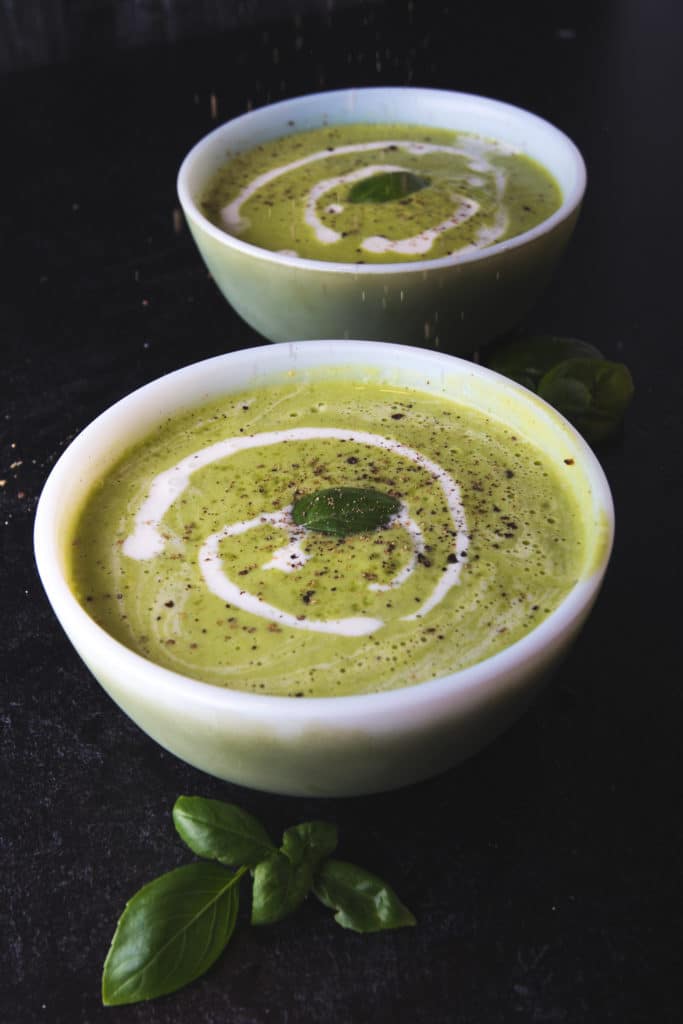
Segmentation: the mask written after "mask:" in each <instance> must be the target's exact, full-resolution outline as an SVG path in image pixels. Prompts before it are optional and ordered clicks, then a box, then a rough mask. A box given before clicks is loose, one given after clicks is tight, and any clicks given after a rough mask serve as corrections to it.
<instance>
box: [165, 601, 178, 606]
mask: <svg viewBox="0 0 683 1024" xmlns="http://www.w3.org/2000/svg"><path fill="white" fill-rule="evenodd" d="M174 605H175V601H164V608H173V606H174Z"/></svg>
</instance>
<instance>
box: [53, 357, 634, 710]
mask: <svg viewBox="0 0 683 1024" xmlns="http://www.w3.org/2000/svg"><path fill="white" fill-rule="evenodd" d="M330 346H335V347H336V346H338V358H337V359H336V360H335V361H332V360H330V359H328V360H327V361H325V360H324V359H323V358H322V354H323V351H326V352H329V351H330ZM284 350H287V352H286V353H285V352H284ZM278 351H279V352H281V353H282V357H283V358H287V359H289V358H291V359H292V361H293V364H292V365H296V366H297V367H301V368H305V369H310V368H312V367H316V366H325V365H327V366H337V367H339V366H346V367H349V366H351V365H354V364H355V365H359V364H360V363H362V364H363V365H364V366H367V367H375V366H381V367H383V368H384V369H389V368H390V367H391V365H392V360H399V359H402V360H405V358H406V355H408V356H411V355H412V357H413V358H416V359H420V360H424V361H425V362H426V363H427V364H431V365H432V366H433V367H434V369H435V370H436V369H437V368H438V367H439V366H441V367H443V366H447V368H448V369H449V370H450V371H451V372H456V373H457V374H463V373H470V374H473V375H474V376H476V377H478V378H480V379H481V378H485V379H490V381H491V384H492V386H494V387H495V386H496V385H497V386H501V385H504V386H505V388H506V389H508V390H510V389H511V390H512V391H514V392H517V394H518V395H520V396H522V398H524V396H528V397H530V398H533V400H534V404H535V405H536V407H537V408H538V409H539V410H540V412H541V413H543V414H544V415H546V416H550V417H551V418H552V419H553V420H555V421H556V423H557V424H558V425H560V426H561V427H562V428H563V429H564V430H565V431H566V432H567V434H568V439H569V441H570V442H571V443H573V445H574V446H575V448H576V449H577V450H578V452H579V453H580V456H581V459H582V465H583V466H584V477H585V479H587V480H589V481H590V484H591V488H592V491H593V494H594V506H595V507H596V508H597V509H599V510H600V511H601V513H602V514H603V519H604V525H605V528H606V530H607V534H606V539H605V541H604V543H603V544H602V547H601V549H600V550H601V556H600V558H599V559H598V560H597V561H596V560H594V561H593V562H592V564H591V571H590V572H589V573H586V574H585V575H584V576H582V577H581V578H580V579H579V580H578V582H577V583H576V584H575V585H574V586H573V587H572V589H571V590H570V591H569V593H568V594H567V595H566V596H565V597H564V598H563V600H562V601H561V602H560V604H559V605H558V606H557V607H556V608H555V609H554V610H553V611H552V612H551V613H550V614H549V615H548V616H546V618H545V619H543V621H542V622H540V623H539V624H538V625H537V626H535V627H534V628H533V629H532V630H531V631H530V632H529V633H527V634H526V635H525V636H523V637H521V638H520V639H519V640H517V641H516V642H515V643H513V644H511V645H510V646H508V647H505V648H504V649H503V650H501V651H499V652H498V653H496V654H494V655H491V656H489V657H488V658H485V659H484V660H483V661H480V662H477V663H476V664H474V665H470V666H468V667H466V668H463V669H460V670H459V671H456V672H452V673H449V674H447V675H445V676H439V677H437V678H435V679H429V680H425V681H424V682H421V683H414V684H409V685H407V686H403V687H398V688H395V689H390V690H384V691H380V692H376V693H363V694H347V695H339V696H327V697H304V698H303V699H300V700H296V699H293V698H292V697H290V696H279V695H273V694H257V693H253V692H247V691H240V690H233V689H229V688H227V687H221V686H219V685H216V684H213V683H208V682H202V681H200V680H197V679H193V678H191V677H189V676H184V675H183V674H182V673H179V672H175V671H173V670H171V669H168V668H165V667H163V666H161V665H157V664H155V663H154V662H152V661H150V660H148V659H147V658H145V657H143V656H142V655H140V654H137V653H136V652H135V651H133V650H131V649H130V648H128V647H126V646H125V645H124V644H122V643H120V642H119V641H118V640H116V639H114V637H112V636H111V635H110V634H109V633H107V632H106V631H105V630H104V629H103V628H102V627H100V626H99V625H98V624H97V623H96V622H95V621H94V620H93V619H92V618H91V617H90V616H89V615H88V613H87V612H86V610H85V609H84V608H83V606H82V605H81V604H80V603H79V602H78V600H77V598H76V596H75V595H74V594H73V592H72V590H71V588H70V587H69V584H68V580H67V578H66V574H65V572H63V571H62V568H61V563H62V561H64V558H63V556H62V555H60V546H61V549H62V550H63V546H64V542H63V539H62V538H61V535H60V532H59V530H58V529H57V526H56V521H55V515H56V512H57V510H58V509H59V508H61V507H62V505H63V502H64V498H63V494H64V492H65V489H66V490H67V493H68V489H69V488H72V487H73V480H74V474H75V473H76V475H77V473H78V467H79V465H80V464H81V462H80V460H81V458H82V452H83V450H84V449H86V447H87V445H88V444H90V443H91V442H92V439H93V438H96V437H97V436H98V435H102V434H103V435H104V436H105V437H106V436H108V431H109V429H110V425H111V422H112V420H114V419H115V418H117V417H118V416H120V415H121V412H122V411H126V410H128V407H129V406H130V407H132V408H133V409H135V408H136V407H142V406H143V405H144V404H145V403H146V402H148V401H149V400H157V401H158V398H159V393H162V395H163V392H164V391H165V392H167V394H168V393H169V392H170V389H171V388H172V387H173V385H174V384H176V383H177V382H178V381H182V379H183V376H184V375H185V376H187V377H188V378H190V379H192V378H194V377H197V378H199V379H200V380H201V379H205V380H206V379H209V378H211V377H213V375H214V374H215V373H216V372H217V371H218V370H219V369H223V368H224V367H225V366H226V365H227V366H229V365H230V364H231V363H238V362H239V361H240V360H247V361H253V360H254V359H259V360H261V361H262V362H263V363H264V364H265V365H272V364H273V360H274V357H276V356H277V354H278ZM335 351H336V348H335ZM373 351H374V352H376V353H377V356H376V357H375V360H374V362H373V359H372V354H371V353H372V352H373ZM345 353H350V354H348V355H345ZM302 359H304V360H308V361H305V362H301V360H302ZM427 368H429V367H427ZM267 379H268V378H266V380H267ZM239 386H240V387H242V386H243V385H242V384H240V385H239ZM192 387H193V388H194V392H193V397H192V400H191V401H189V402H186V403H185V405H184V406H183V405H181V403H180V402H179V401H178V400H175V402H174V403H171V402H170V401H169V399H168V398H167V399H166V402H165V404H164V401H163V398H162V401H161V402H158V404H157V406H156V412H155V417H156V418H155V422H159V421H160V420H161V419H162V418H163V417H164V415H165V414H166V415H168V414H171V413H172V412H174V411H177V410H179V409H180V408H188V407H191V405H192V404H197V402H198V401H199V399H198V398H197V387H196V384H193V385H192ZM225 393H226V394H229V393H230V385H229V382H228V381H227V380H226V390H225ZM150 429H151V428H149V427H148V428H147V429H146V430H144V431H141V432H140V433H139V435H138V437H140V438H141V437H142V436H144V434H145V433H148V432H149V430H150ZM122 450H123V449H122V448H120V449H118V450H117V452H116V454H120V453H121V451H122ZM86 475H87V485H88V486H89V485H92V483H93V481H94V480H95V479H96V476H97V474H96V472H94V471H90V472H89V473H88V474H86ZM83 486H84V485H81V492H80V493H81V495H82V493H83ZM613 539H614V506H613V500H612V494H611V491H610V487H609V483H608V481H607V478H606V476H605V473H604V471H603V469H602V466H601V465H600V463H599V461H598V459H597V457H596V456H595V454H594V453H593V451H592V449H591V448H590V447H589V446H588V444H587V443H586V442H585V441H584V439H583V438H582V437H581V436H580V434H578V432H577V431H576V430H575V429H574V427H572V426H571V424H569V423H568V421H566V420H565V419H564V417H563V416H561V414H560V413H558V412H557V411H556V410H555V409H553V408H552V407H551V406H549V405H548V404H547V403H546V402H543V401H542V400H541V399H539V398H538V397H537V396H536V395H533V393H532V392H530V391H528V390H527V389H526V388H524V387H522V386H521V385H519V384H517V383H516V382H514V381H511V380H510V379H508V378H506V377H502V376H501V375H500V374H498V373H496V372H494V371H493V370H490V369H488V368H486V367H483V366H480V365H479V364H476V363H472V362H470V361H468V360H465V359H462V358H459V357H457V356H452V355H447V354H444V353H436V352H432V351H429V350H425V349H420V348H416V347H411V346H406V345H400V344H393V343H387V342H378V341H347V340H344V339H338V340H315V341H301V342H280V343H276V344H273V343H268V344H267V345H260V346H256V347H254V348H247V349H238V350H236V351H234V352H228V353H224V354H222V355H219V356H214V357H212V358H209V359H204V360H201V361H200V362H197V363H191V364H188V365H186V366H184V367H181V368H180V369H178V370H175V371H172V372H171V373H167V374H164V375H163V376H161V377H157V378H156V379H154V380H152V381H151V382H149V383H148V384H145V385H143V386H142V387H140V388H137V389H135V390H134V391H132V392H130V393H129V394H127V395H126V396H125V397H124V398H122V399H120V400H119V401H117V402H115V403H114V404H113V405H111V406H109V407H108V408H107V409H105V410H104V412H102V413H100V414H99V415H98V416H97V417H96V418H95V419H94V420H92V421H91V422H90V423H89V424H88V425H87V426H86V427H85V428H84V429H83V430H82V431H81V432H80V433H79V434H78V435H77V436H76V437H75V438H74V439H73V440H72V441H71V442H70V444H69V445H68V446H67V448H66V449H65V450H64V452H63V453H62V454H61V456H60V457H59V459H58V460H57V462H56V463H55V465H54V466H53V468H52V470H51V472H50V473H49V475H48V477H47V480H46V482H45V484H44V486H43V489H42V492H41V494H40V497H39V500H38V505H37V509H36V515H35V522H34V556H35V561H36V565H37V569H38V574H39V576H40V579H41V581H42V584H43V587H44V589H45V592H46V594H47V597H48V600H49V602H50V604H51V605H52V608H53V610H54V612H55V614H56V616H57V619H58V620H59V622H60V624H61V626H62V628H63V629H64V631H65V632H66V633H67V635H68V636H69V637H70V638H71V639H72V643H73V644H74V646H75V647H76V648H77V650H78V652H79V654H81V657H83V658H84V660H86V661H87V658H88V657H91V658H92V660H93V661H98V662H99V663H100V664H102V663H104V664H106V666H107V674H108V675H111V676H112V678H117V679H119V678H122V679H124V680H129V682H128V683H127V684H126V685H127V686H128V687H130V685H131V684H132V682H133V681H137V682H140V681H141V680H144V685H145V687H146V698H147V699H148V700H149V701H150V702H151V703H153V704H155V705H156V704H158V705H159V706H161V707H163V706H168V705H169V703H171V704H173V705H174V706H185V707H186V708H190V707H192V708H195V709H198V708H204V709H205V710H210V711H212V712H216V713H221V714H225V713H230V714H232V713H235V714H240V715H244V714H246V715H251V716H252V717H253V718H256V719H260V718H262V717H263V716H264V715H265V717H266V718H269V717H270V716H271V715H272V716H273V719H274V720H281V719H282V720H286V721H288V722H290V723H294V724H297V723H298V724H301V725H303V724H306V723H310V722H313V721H314V722H315V723H316V724H320V725H328V726H330V725H334V724H335V722H336V723H338V724H341V723H342V722H343V721H348V720H354V719H355V720H356V721H358V720H359V719H361V718H362V719H363V720H365V719H366V718H367V717H368V716H369V717H370V718H371V719H372V720H373V721H375V722H378V721H380V720H382V719H386V723H387V726H386V727H387V728H390V727H391V722H392V721H394V720H395V715H396V714H398V715H399V716H403V715H404V714H405V713H406V712H411V713H412V712H414V713H418V714H419V713H427V712H428V709H429V708H430V707H433V706H435V705H437V706H442V705H443V704H444V702H445V701H446V702H448V701H449V700H452V699H454V698H457V697H459V696H462V695H464V694H466V693H468V692H470V691H472V690H475V689H476V690H480V689H482V690H483V691H486V690H487V689H488V690H490V691H491V692H492V693H502V692H504V691H505V688H506V686H507V685H510V686H514V685H515V684H516V682H517V680H518V679H519V677H520V674H522V675H523V670H524V665H525V663H526V662H527V661H528V660H529V659H534V658H538V657H540V656H541V655H542V653H543V652H544V651H546V650H547V651H552V648H553V646H554V644H556V643H561V641H562V638H563V636H564V635H565V634H566V633H567V632H571V630H572V627H573V625H574V623H575V622H576V620H577V619H579V620H580V619H581V617H582V615H583V614H585V611H586V609H587V608H590V606H591V604H592V602H593V600H594V599H595V597H596V596H597V593H598V591H599V588H600V585H601V582H602V578H603V576H604V574H605V572H606V569H607V565H608V562H609V558H610V554H611V549H612V544H613ZM73 637H78V643H77V642H76V640H74V639H73Z"/></svg>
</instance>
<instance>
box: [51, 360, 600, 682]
mask: <svg viewBox="0 0 683 1024" xmlns="http://www.w3.org/2000/svg"><path fill="white" fill-rule="evenodd" d="M569 478H570V468H569V467H568V466H567V465H565V464H564V463H563V462H562V460H561V459H559V458H558V460H557V464H556V463H555V462H554V461H552V460H550V459H549V458H548V457H547V456H546V455H544V454H543V453H541V452H540V451H539V450H537V449H536V448H535V447H534V446H533V444H532V443H530V441H529V440H527V439H524V438H523V437H521V436H520V435H519V434H516V433H513V432H511V430H510V429H508V428H507V427H506V426H505V425H503V424H502V423H500V422H498V421H496V420H492V419H489V418H487V417H486V416H484V415H483V414H481V413H479V412H475V411H473V410H472V409H469V408H465V407H462V406H459V405H458V404H456V403H454V402H451V401H449V400H447V399H445V398H442V397H438V396H433V395H428V394H425V393H421V392H418V391H412V390H404V389H396V388H392V387H387V386H381V385H379V384H372V383H355V382H353V381H349V380H347V379H340V378H337V379H335V378H334V377H331V378H330V377H326V378H325V379H319V380H317V379H316V380H310V381H307V382H299V383H296V382H291V383H284V384H277V385H273V386H270V387H259V388H257V389H254V390H253V391H246V392H244V393H243V394H239V395H228V396H226V397H225V398H224V399H222V400H221V401H215V402H212V403H211V404H209V405H206V406H204V407H202V408H199V409H195V410H193V411H188V412H186V413H184V414H182V415H178V416H174V417H173V418H172V419H169V420H168V421H167V422H164V423H162V424H161V425H160V426H159V427H158V428H157V429H156V430H155V431H154V433H152V434H151V435H150V436H149V437H147V438H146V439H145V440H144V441H143V442H142V443H140V444H138V445H137V446H136V447H134V448H133V449H132V450H131V451H129V452H128V453H127V454H126V455H125V457H123V458H122V459H121V460H120V461H119V462H118V463H117V464H116V465H115V467H114V468H113V469H111V470H110V471H109V472H107V473H106V475H105V476H104V478H103V479H102V480H101V481H100V483H99V484H98V485H97V486H96V487H95V488H94V490H93V491H92V493H91V494H90V495H89V497H88V499H87V502H86V504H85V506H84V508H83V509H82V510H81V512H80V513H79V515H78V517H77V520H76V522H75V525H74V530H73V536H72V538H71V544H70V546H69V551H70V575H71V583H72V586H73V589H74V592H75V593H76V595H77V597H78V599H79V600H80V601H81V602H82V604H83V605H84V607H85V608H86V609H87V610H88V612H89V613H90V615H91V616H92V617H93V618H94V619H95V620H96V621H97V622H98V623H100V624H101V625H102V626H103V627H104V629H106V630H107V631H108V632H109V633H111V634H112V635H113V636H114V637H116V638H117V639H118V640H120V641H121V642H122V643H124V644H126V645H127V646H129V647H131V648H132V649H133V650H135V651H137V652H139V653H140V654H142V655H144V656H145V657H147V658H149V659H151V660H152V661H154V662H158V663H159V664H160V665H164V666H166V667H167V668H170V669H174V670H176V671H179V672H182V673H185V674H187V675H190V676H192V677H194V678H196V679H201V680H204V681H207V682H209V683H214V684H216V685H218V686H225V687H230V688H235V689H240V690H248V691H254V692H257V693H264V692H265V693H269V694H280V695H289V696H310V695H315V696H332V695H339V694H351V693H365V692H370V691H377V690H386V689H390V688H395V687H401V686H406V685H410V684H413V683H418V682H421V681H423V680H427V679H430V678H433V677H437V676H441V675H444V674H446V673H449V672H453V671H455V670H456V669H460V668H463V667H465V666H467V665H472V664H473V663H475V662H478V661H480V660H481V659H483V658H486V657H488V656H489V655H492V654H494V653H496V652H497V651H500V650H502V649H503V648H504V647H506V646H507V645H509V644H511V643H513V642H514V641H515V640H517V639H519V638H520V637H522V636H524V635H525V634H526V633H527V632H528V631H529V630H530V629H532V628H533V627H534V626H536V625H537V624H538V623H539V622H541V621H542V620H543V619H544V618H545V616H547V615H548V613H549V612H550V611H551V610H552V609H553V608H555V607H556V606H557V604H558V602H559V601H561V599H562V598H563V597H564V596H565V595H566V594H567V592H568V590H569V589H570V588H571V587H572V585H573V584H574V583H575V582H576V580H577V577H578V576H579V574H580V571H581V565H582V563H583V562H584V561H585V553H584V552H585V540H584V536H583V533H582V525H581V524H582V520H581V514H580V511H579V509H578V507H577V504H576V502H575V499H574V497H573V496H572V492H571V490H570V486H569ZM331 487H352V488H359V489H366V490H367V489H372V490H375V491H379V492H381V493H383V494H388V495H392V496H393V497H395V498H397V499H398V503H399V507H398V508H397V510H396V512H395V513H394V514H393V515H392V516H391V518H390V519H389V520H388V521H387V522H386V523H385V524H384V525H382V526H380V527H378V528H376V529H372V530H367V531H365V532H360V533H355V534H352V535H349V536H346V537H336V536H331V535H328V534H325V533H321V532H316V531H312V530H310V529H308V528H307V527H306V526H297V525H296V524H295V523H294V521H293V518H292V503H293V502H295V501H296V500H297V499H298V498H300V497H301V496H302V495H307V494H311V493H313V492H316V491H319V490H321V489H327V488H331Z"/></svg>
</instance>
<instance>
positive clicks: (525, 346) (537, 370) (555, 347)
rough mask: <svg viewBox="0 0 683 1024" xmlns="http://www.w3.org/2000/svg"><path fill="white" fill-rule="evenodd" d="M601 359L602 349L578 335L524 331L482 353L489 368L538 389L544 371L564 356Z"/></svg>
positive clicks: (567, 357)
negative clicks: (563, 335) (528, 332)
mask: <svg viewBox="0 0 683 1024" xmlns="http://www.w3.org/2000/svg"><path fill="white" fill-rule="evenodd" d="M577 358H578V359H601V358H602V353H601V352H600V351H599V349H597V348H596V347H595V345H591V344H590V342H588V341H581V339H580V338H562V337H559V336H558V335H556V334H526V335H522V336H520V337H516V338H512V339H510V340H507V339H506V340H505V341H502V342H499V343H498V344H497V345H495V346H494V347H493V349H492V350H491V352H488V353H485V355H484V362H485V363H486V365H487V366H488V367H489V369H491V370H495V371H496V372H497V373H502V374H503V376H504V377H511V378H512V380H516V381H517V382H518V383H519V384H523V385H524V387H525V388H529V389H530V390H531V391H537V390H538V384H539V381H540V379H541V377H543V375H544V374H546V373H547V372H548V370H551V369H552V367H553V366H556V365H557V363H560V362H562V361H563V360H565V359H577Z"/></svg>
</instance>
